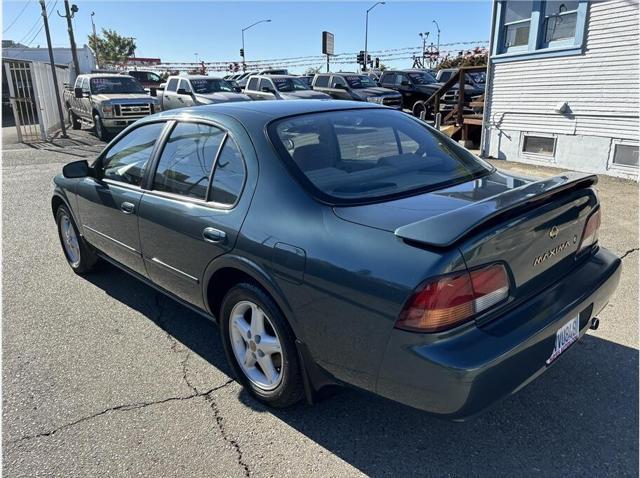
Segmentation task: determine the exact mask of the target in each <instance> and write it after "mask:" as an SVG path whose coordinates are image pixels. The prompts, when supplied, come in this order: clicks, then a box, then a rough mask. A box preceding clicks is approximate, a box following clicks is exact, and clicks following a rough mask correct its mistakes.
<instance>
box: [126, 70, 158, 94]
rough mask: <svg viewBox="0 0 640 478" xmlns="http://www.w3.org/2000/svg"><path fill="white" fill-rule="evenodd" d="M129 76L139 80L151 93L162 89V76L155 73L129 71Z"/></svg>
mask: <svg viewBox="0 0 640 478" xmlns="http://www.w3.org/2000/svg"><path fill="white" fill-rule="evenodd" d="M127 74H128V75H129V76H131V77H133V78H135V79H136V80H138V82H139V83H140V84H141V85H142V86H143V87H144V88H145V89H146V90H149V91H151V90H156V89H158V88H160V85H161V84H162V83H163V79H162V78H161V77H160V75H158V74H157V73H155V72H153V71H143V70H129V71H128V72H127Z"/></svg>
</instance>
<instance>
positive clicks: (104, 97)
mask: <svg viewBox="0 0 640 478" xmlns="http://www.w3.org/2000/svg"><path fill="white" fill-rule="evenodd" d="M91 98H92V99H94V100H97V101H111V100H115V101H116V102H119V101H120V100H147V101H149V103H153V102H155V101H156V100H155V98H152V97H151V96H149V95H148V94H147V93H111V94H110V93H100V94H97V95H92V96H91Z"/></svg>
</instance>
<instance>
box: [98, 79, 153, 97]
mask: <svg viewBox="0 0 640 478" xmlns="http://www.w3.org/2000/svg"><path fill="white" fill-rule="evenodd" d="M90 85H91V93H93V94H98V95H100V94H107V95H108V94H119V93H144V88H143V87H142V85H141V84H140V83H139V82H138V80H136V79H134V78H127V77H126V76H123V77H122V78H117V77H113V76H109V77H104V78H91V83H90Z"/></svg>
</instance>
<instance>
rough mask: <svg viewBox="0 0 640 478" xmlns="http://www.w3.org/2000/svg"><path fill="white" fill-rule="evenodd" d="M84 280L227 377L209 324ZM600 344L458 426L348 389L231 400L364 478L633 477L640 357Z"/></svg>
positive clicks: (109, 271)
mask: <svg viewBox="0 0 640 478" xmlns="http://www.w3.org/2000/svg"><path fill="white" fill-rule="evenodd" d="M87 279H88V280H89V281H91V282H92V283H93V284H95V285H96V286H98V287H100V288H101V289H103V290H104V291H105V292H106V293H107V294H109V295H110V296H112V297H114V298H116V299H117V300H119V301H121V302H123V303H125V304H127V305H128V306H130V307H131V308H133V309H135V310H138V311H140V312H141V313H143V314H144V315H145V316H146V317H148V318H149V319H150V320H152V321H154V322H155V323H156V324H158V326H160V327H161V328H162V329H164V330H165V331H166V332H167V333H169V334H170V335H171V336H173V337H174V338H175V339H176V340H178V341H180V342H181V343H182V344H184V345H185V346H186V347H188V348H189V349H191V350H192V351H193V352H194V353H196V354H198V355H200V356H201V357H202V358H204V359H205V360H207V361H208V362H209V363H211V365H213V366H214V367H216V368H218V369H219V370H221V371H223V372H224V373H225V374H228V375H230V373H231V372H230V369H229V367H228V365H227V363H226V359H225V356H224V352H223V350H222V343H221V340H220V337H219V334H218V329H217V327H216V325H215V324H214V323H212V322H211V321H208V320H207V319H205V318H203V317H201V316H199V315H198V314H196V313H194V312H192V311H190V310H188V309H187V308H185V307H183V306H181V305H180V304H178V303H176V302H175V301H173V300H171V299H169V298H166V297H164V296H163V295H162V294H160V293H159V292H156V291H155V290H153V289H152V288H151V287H149V286H146V285H144V284H142V283H141V282H139V281H138V280H136V279H134V278H132V277H130V276H129V275H127V274H125V273H124V272H121V271H120V270H118V269H116V268H115V267H113V266H110V265H104V266H103V268H102V271H100V272H98V273H97V274H92V275H89V276H87ZM597 334H598V333H597V332H591V333H590V334H589V335H587V336H586V337H584V338H583V340H581V341H580V342H578V344H576V345H575V346H574V347H572V349H571V350H570V351H568V352H567V353H566V356H565V357H563V358H562V359H560V360H558V363H557V364H556V365H555V366H554V367H552V368H551V369H550V370H549V371H547V372H546V373H545V374H543V375H542V376H541V377H539V378H538V379H537V380H535V381H534V382H533V383H532V384H530V385H529V386H527V387H526V388H525V389H523V390H521V391H520V392H519V393H517V394H516V395H513V396H511V397H508V398H507V399H505V400H503V401H502V402H500V403H498V404H497V405H496V406H495V407H493V408H492V409H491V410H489V411H487V412H485V413H484V414H481V415H479V416H477V417H475V418H473V419H471V420H469V421H467V422H463V423H451V422H446V421H443V420H440V419H438V418H435V417H432V416H430V415H428V414H426V413H423V412H421V411H418V410H415V409H412V408H409V407H405V406H403V405H400V404H398V403H395V402H391V401H389V400H386V399H383V398H380V397H376V396H374V395H371V394H368V393H365V392H362V391H357V390H352V389H348V388H345V389H344V390H341V391H340V392H339V393H337V394H334V395H333V396H331V397H330V398H327V399H324V400H322V401H320V402H319V403H317V404H315V405H314V406H312V407H310V406H307V405H299V406H295V407H292V408H289V409H285V410H274V409H270V408H267V407H265V406H263V405H262V404H261V403H259V402H257V401H256V400H254V399H253V398H252V397H251V396H250V395H249V394H248V393H247V392H246V391H242V392H240V394H239V397H238V398H239V400H241V401H242V402H243V403H244V404H245V405H246V406H247V407H249V408H251V409H252V410H254V411H256V412H258V413H270V414H272V415H274V416H276V417H277V418H279V419H280V420H282V421H283V422H284V423H286V424H287V425H289V426H291V427H293V428H294V429H296V430H298V431H299V432H300V433H302V434H304V435H305V436H306V437H308V438H309V439H311V440H313V441H314V442H316V443H317V444H319V445H321V446H322V447H323V448H325V449H326V450H328V451H329V452H331V453H333V454H335V455H336V456H338V457H339V458H340V459H342V460H344V461H345V462H347V463H349V464H351V465H352V466H354V467H356V468H357V469H359V470H361V471H362V472H363V473H365V474H367V475H369V476H375V477H378V476H403V477H407V476H492V477H494V476H514V475H522V476H531V475H536V476H545V477H546V476H579V475H580V476H638V350H636V349H633V348H630V347H626V346H623V345H619V344H616V343H614V342H610V341H607V340H603V339H600V338H598V337H597ZM287 467H288V468H295V463H289V464H287Z"/></svg>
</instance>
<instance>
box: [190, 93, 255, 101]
mask: <svg viewBox="0 0 640 478" xmlns="http://www.w3.org/2000/svg"><path fill="white" fill-rule="evenodd" d="M250 99H251V98H249V97H248V96H247V95H245V94H242V93H232V92H229V91H219V92H217V93H208V94H206V95H205V94H202V95H196V101H202V102H205V103H209V102H211V101H212V102H214V103H230V102H233V101H248V100H250Z"/></svg>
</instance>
